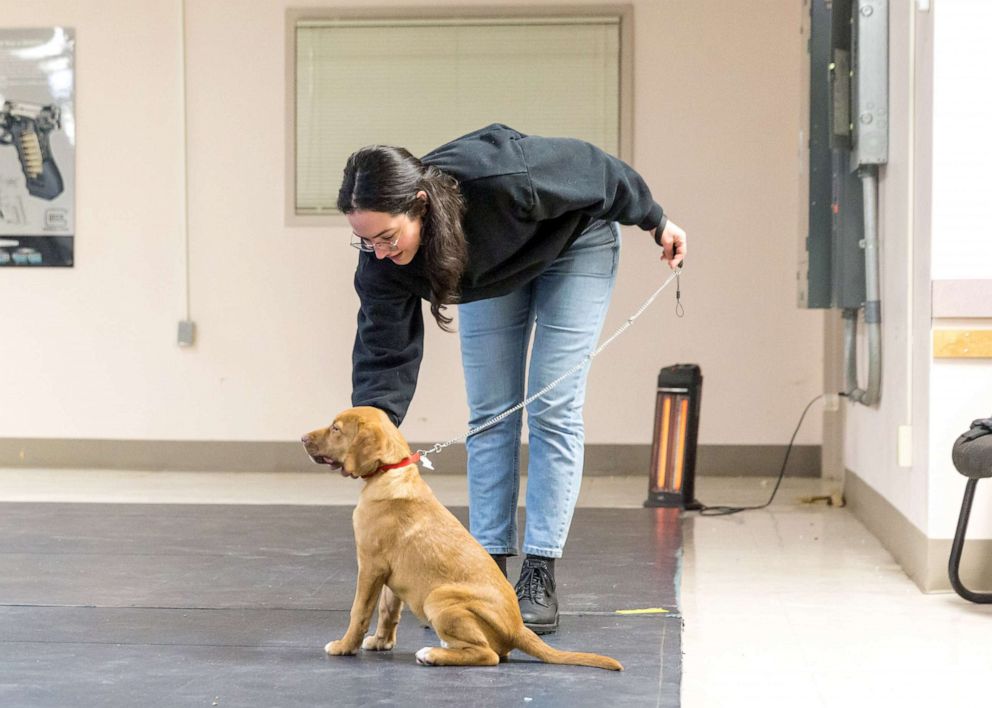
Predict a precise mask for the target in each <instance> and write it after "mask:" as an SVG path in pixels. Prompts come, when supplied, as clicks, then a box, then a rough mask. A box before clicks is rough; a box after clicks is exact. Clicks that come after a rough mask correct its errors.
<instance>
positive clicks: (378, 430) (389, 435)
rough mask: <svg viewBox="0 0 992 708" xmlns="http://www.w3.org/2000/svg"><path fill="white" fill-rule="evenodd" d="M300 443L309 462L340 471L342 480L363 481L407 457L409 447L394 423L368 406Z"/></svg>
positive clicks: (341, 416)
mask: <svg viewBox="0 0 992 708" xmlns="http://www.w3.org/2000/svg"><path fill="white" fill-rule="evenodd" d="M302 440H303V446H304V447H305V448H306V450H307V454H308V455H310V459H311V460H313V461H314V462H316V463H317V464H321V465H330V467H331V469H339V470H341V475H342V476H344V477H364V476H366V475H370V474H372V473H373V472H375V471H376V470H377V469H379V467H381V466H382V465H389V464H393V463H395V462H399V461H400V460H402V459H403V458H405V457H409V455H410V446H409V445H407V443H406V440H404V439H403V436H402V435H400V431H399V430H398V429H397V428H396V426H395V425H393V422H392V421H391V420H389V418H388V417H387V416H386V414H385V413H383V412H382V411H381V410H379V409H378V408H372V407H370V406H360V407H358V408H349V409H348V410H346V411H343V412H342V413H340V414H339V415H338V416H337V417H336V418H335V419H334V422H333V423H331V424H330V425H329V426H327V427H326V428H320V429H318V430H314V431H312V432H309V433H307V434H306V435H304V436H303V438H302Z"/></svg>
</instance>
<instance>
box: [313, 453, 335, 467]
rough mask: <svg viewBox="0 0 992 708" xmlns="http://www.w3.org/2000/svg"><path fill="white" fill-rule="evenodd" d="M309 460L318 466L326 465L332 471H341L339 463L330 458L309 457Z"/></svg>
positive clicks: (321, 456)
mask: <svg viewBox="0 0 992 708" xmlns="http://www.w3.org/2000/svg"><path fill="white" fill-rule="evenodd" d="M310 459H311V460H313V461H314V462H316V463H317V464H318V465H327V466H329V467H330V468H331V469H332V470H339V469H341V463H340V462H338V461H337V460H334V459H332V458H330V457H325V456H324V455H310Z"/></svg>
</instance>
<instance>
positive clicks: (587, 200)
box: [351, 124, 666, 425]
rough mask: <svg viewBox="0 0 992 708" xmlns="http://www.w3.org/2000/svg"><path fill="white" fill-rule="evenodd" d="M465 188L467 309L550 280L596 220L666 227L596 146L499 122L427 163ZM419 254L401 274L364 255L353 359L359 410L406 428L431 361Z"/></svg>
mask: <svg viewBox="0 0 992 708" xmlns="http://www.w3.org/2000/svg"><path fill="white" fill-rule="evenodd" d="M421 160H422V161H423V162H424V164H427V165H434V166H436V167H438V168H439V169H440V170H442V171H443V172H445V173H447V174H449V175H451V176H452V177H454V178H455V179H456V180H457V181H458V185H459V187H460V188H461V191H462V195H463V196H464V198H465V204H466V213H465V217H464V220H463V225H464V229H465V238H466V241H467V243H468V262H467V264H466V266H465V271H464V273H463V274H462V278H461V284H460V285H461V293H460V296H459V301H460V302H472V301H474V300H484V299H486V298H491V297H499V296H501V295H506V294H507V293H510V292H512V291H514V290H515V289H517V288H519V287H521V286H523V285H525V284H526V283H528V282H530V281H531V280H533V279H534V278H536V277H537V276H538V275H540V274H541V273H542V272H543V271H544V270H545V269H546V268H547V267H548V266H549V265H550V264H551V263H552V262H553V261H554V260H555V259H556V258H557V257H558V256H559V255H561V254H562V253H564V252H565V251H566V250H567V249H568V247H569V246H571V245H572V243H573V242H574V241H575V239H576V238H578V236H579V234H581V233H582V231H583V230H584V229H585V228H586V227H587V226H588V225H589V223H590V222H591V221H593V220H595V219H600V220H603V221H617V222H620V223H621V224H627V225H634V226H639V227H641V228H642V229H645V230H651V229H656V228H658V227H659V226H661V227H662V228H664V223H665V221H666V219H665V216H664V213H663V211H662V208H661V206H659V205H658V203H657V202H656V201H655V200H654V199H653V198H652V197H651V192H650V190H648V187H647V185H646V184H645V182H644V180H643V179H642V178H641V176H640V175H639V174H637V172H635V171H634V170H633V169H632V168H631V167H630V166H629V165H627V164H626V163H625V162H623V161H622V160H619V159H617V158H615V157H613V156H612V155H609V154H608V153H606V152H603V151H602V150H600V149H599V148H597V147H596V146H594V145H591V144H589V143H587V142H584V141H581V140H575V139H571V138H542V137H538V136H528V135H523V134H522V133H519V132H517V131H516V130H513V129H512V128H508V127H507V126H505V125H499V124H494V125H490V126H488V127H486V128H483V129H481V130H477V131H475V132H474V133H469V134H468V135H464V136H462V137H460V138H457V139H456V140H453V141H451V142H450V143H447V144H446V145H442V146H441V147H439V148H437V149H436V150H433V151H432V152H430V153H428V154H427V155H425V156H424V157H423V158H421ZM423 253H424V249H422V248H421V249H419V250H418V251H417V254H416V255H415V256H414V258H413V260H412V261H411V262H410V263H408V264H407V265H404V266H398V265H396V264H395V263H393V262H392V261H390V260H389V259H387V258H384V259H382V260H379V259H377V258H376V257H375V254H374V253H360V254H359V258H358V268H357V270H356V271H355V291H356V292H357V293H358V297H359V299H360V301H361V306H360V308H359V311H358V331H357V333H356V335H355V346H354V349H353V351H352V394H351V400H352V405H355V406H375V407H377V408H381V409H382V410H384V411H385V412H386V414H387V415H388V416H389V417H390V418H391V419H392V421H393V422H394V423H396V424H397V425H399V424H400V423H401V422H402V421H403V418H404V417H405V416H406V411H407V408H408V407H409V406H410V401H411V399H412V398H413V394H414V390H415V389H416V386H417V375H418V373H419V371H420V361H421V358H422V356H423V351H424V347H423V342H424V319H423V314H422V310H421V300H429V299H430V284H429V281H428V279H427V276H426V271H425V267H426V264H425V263H424V258H423Z"/></svg>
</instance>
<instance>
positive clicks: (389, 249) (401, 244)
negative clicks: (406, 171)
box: [347, 194, 427, 266]
mask: <svg viewBox="0 0 992 708" xmlns="http://www.w3.org/2000/svg"><path fill="white" fill-rule="evenodd" d="M418 196H419V195H418ZM426 196H427V195H426V194H424V197H425V198H426ZM347 216H348V223H349V224H351V231H352V233H353V234H355V236H357V237H359V238H361V239H364V240H365V242H366V243H371V244H373V245H374V246H375V257H376V258H378V259H380V260H381V259H383V258H388V259H389V260H391V261H392V262H393V263H395V264H396V265H401V266H402V265H406V264H407V263H409V262H410V261H412V260H413V257H414V256H415V255H417V249H419V248H420V227H421V225H422V223H423V220H422V219H421V218H420V217H419V216H418V217H413V218H411V217H410V216H408V215H407V214H397V215H393V214H389V213H387V212H384V211H353V212H351V213H350V214H348V215H347ZM393 244H395V245H393Z"/></svg>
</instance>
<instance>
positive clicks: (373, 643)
mask: <svg viewBox="0 0 992 708" xmlns="http://www.w3.org/2000/svg"><path fill="white" fill-rule="evenodd" d="M394 646H396V642H395V641H390V640H389V639H386V638H384V637H376V636H374V635H370V636H368V637H365V639H364V640H363V641H362V649H367V650H368V651H389V650H390V649H392V648H393V647H394Z"/></svg>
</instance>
